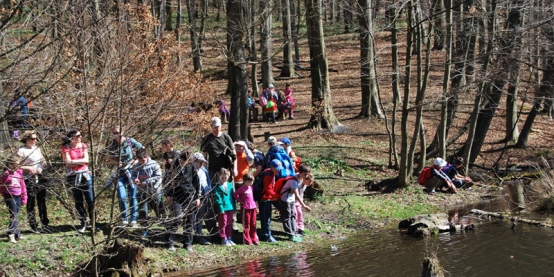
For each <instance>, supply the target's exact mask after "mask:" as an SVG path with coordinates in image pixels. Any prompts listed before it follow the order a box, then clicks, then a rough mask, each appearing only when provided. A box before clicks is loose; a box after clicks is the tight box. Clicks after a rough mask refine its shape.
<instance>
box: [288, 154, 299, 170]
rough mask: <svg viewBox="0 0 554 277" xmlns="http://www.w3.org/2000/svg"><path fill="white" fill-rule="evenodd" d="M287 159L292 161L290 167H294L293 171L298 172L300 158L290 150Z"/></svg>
mask: <svg viewBox="0 0 554 277" xmlns="http://www.w3.org/2000/svg"><path fill="white" fill-rule="evenodd" d="M289 157H290V159H291V160H292V165H293V166H294V171H295V172H298V167H300V164H302V158H300V157H299V156H298V155H297V154H296V151H294V150H292V151H290V153H289Z"/></svg>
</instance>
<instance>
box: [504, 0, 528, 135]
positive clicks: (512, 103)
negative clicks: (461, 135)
mask: <svg viewBox="0 0 554 277" xmlns="http://www.w3.org/2000/svg"><path fill="white" fill-rule="evenodd" d="M513 5H514V7H512V8H511V10H510V15H509V17H510V16H513V17H516V18H519V19H516V20H517V21H519V22H515V24H512V23H511V22H510V21H508V25H507V26H506V27H507V28H506V29H508V30H512V31H514V30H513V29H514V28H516V27H519V26H521V27H523V26H524V20H525V17H524V15H523V14H520V13H521V5H523V1H520V0H517V1H514V2H513ZM522 42H523V34H522V35H521V36H515V37H514V44H515V45H514V49H513V51H514V52H515V53H518V52H519V51H521V49H522V47H521V45H522ZM508 70H509V71H510V83H509V88H508V94H507V96H506V137H505V138H504V140H505V141H506V142H508V143H510V144H511V143H516V142H517V138H518V136H519V130H518V127H517V122H518V115H517V98H518V97H517V95H518V86H519V73H520V65H519V62H514V63H511V67H510V68H509V69H508Z"/></svg>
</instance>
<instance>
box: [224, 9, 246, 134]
mask: <svg viewBox="0 0 554 277" xmlns="http://www.w3.org/2000/svg"><path fill="white" fill-rule="evenodd" d="M243 1H244V0H228V1H227V45H228V55H227V63H228V66H227V68H228V69H229V74H228V82H229V84H228V91H230V92H231V116H230V118H229V136H231V138H232V139H233V140H235V141H236V140H239V139H246V136H247V135H248V103H247V94H246V91H247V87H248V85H247V77H246V59H245V57H244V42H243V38H244V34H243V32H244V30H243V26H246V21H245V19H244V16H243V13H242V7H244V6H245V3H244V2H243Z"/></svg>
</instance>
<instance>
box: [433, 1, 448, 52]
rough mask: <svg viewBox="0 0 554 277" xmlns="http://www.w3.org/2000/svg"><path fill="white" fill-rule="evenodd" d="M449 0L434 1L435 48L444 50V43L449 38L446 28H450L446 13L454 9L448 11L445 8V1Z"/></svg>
mask: <svg viewBox="0 0 554 277" xmlns="http://www.w3.org/2000/svg"><path fill="white" fill-rule="evenodd" d="M445 1H448V0H433V2H432V14H434V15H433V18H434V20H433V22H434V23H435V26H436V28H435V32H434V33H435V39H434V40H433V50H442V49H443V48H444V44H445V42H446V40H447V38H446V36H447V35H446V28H448V25H447V24H448V23H445V22H446V13H448V12H450V13H451V14H452V11H446V10H445V8H444V6H445V5H444V2H445Z"/></svg>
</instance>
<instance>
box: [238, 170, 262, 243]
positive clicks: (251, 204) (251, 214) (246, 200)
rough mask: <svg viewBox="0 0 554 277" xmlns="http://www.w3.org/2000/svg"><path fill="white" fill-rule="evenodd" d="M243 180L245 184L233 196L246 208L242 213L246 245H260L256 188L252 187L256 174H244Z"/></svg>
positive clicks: (243, 236)
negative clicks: (257, 231) (257, 233)
mask: <svg viewBox="0 0 554 277" xmlns="http://www.w3.org/2000/svg"><path fill="white" fill-rule="evenodd" d="M242 180H243V185H242V186H240V187H239V188H238V189H237V191H236V192H235V193H233V197H234V198H235V199H236V200H237V201H238V202H240V204H241V207H243V208H244V212H243V213H242V226H243V227H244V231H243V232H242V239H243V241H244V244H246V245H252V244H255V245H258V244H259V240H258V236H257V235H256V201H254V190H253V188H252V184H253V183H254V176H253V175H252V174H250V173H246V174H244V175H243V176H242Z"/></svg>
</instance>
